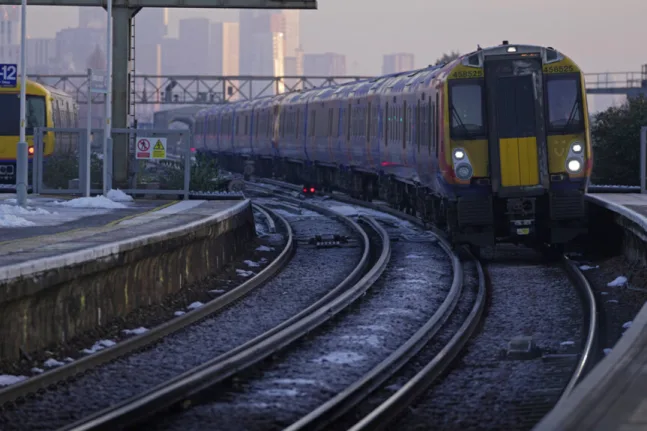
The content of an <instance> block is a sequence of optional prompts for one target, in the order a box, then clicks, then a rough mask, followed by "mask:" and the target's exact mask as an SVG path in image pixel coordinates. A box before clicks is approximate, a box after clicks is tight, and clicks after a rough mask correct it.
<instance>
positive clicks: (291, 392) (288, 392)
mask: <svg viewBox="0 0 647 431" xmlns="http://www.w3.org/2000/svg"><path fill="white" fill-rule="evenodd" d="M259 393H260V394H262V395H269V396H270V397H280V396H287V397H296V396H297V395H299V391H297V390H296V389H264V390H262V391H259Z"/></svg>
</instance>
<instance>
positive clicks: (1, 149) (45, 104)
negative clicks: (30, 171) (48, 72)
mask: <svg viewBox="0 0 647 431" xmlns="http://www.w3.org/2000/svg"><path fill="white" fill-rule="evenodd" d="M20 85H21V83H20V80H18V83H17V85H16V87H11V88H7V87H3V88H0V184H15V183H16V150H17V144H18V141H19V138H20ZM25 93H26V96H27V104H26V107H25V117H26V120H27V124H26V129H25V133H26V138H27V143H28V152H29V162H30V163H31V161H32V159H33V156H34V136H33V135H34V128H35V127H57V128H76V127H78V124H79V118H78V115H79V112H78V105H77V103H76V100H74V98H73V97H72V96H70V95H69V94H67V93H65V92H62V91H60V90H57V89H55V88H52V87H49V86H46V85H43V84H40V83H37V82H35V81H31V80H27V88H26V89H25ZM77 143H78V137H77V136H75V135H73V134H69V133H56V134H55V133H54V132H48V133H45V134H44V136H43V156H44V157H48V156H51V155H52V154H53V153H54V151H57V152H59V151H72V150H76V146H77Z"/></svg>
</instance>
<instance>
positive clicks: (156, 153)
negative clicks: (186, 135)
mask: <svg viewBox="0 0 647 431" xmlns="http://www.w3.org/2000/svg"><path fill="white" fill-rule="evenodd" d="M152 158H153V159H165V158H166V138H157V139H156V141H155V145H154V146H153V157H152Z"/></svg>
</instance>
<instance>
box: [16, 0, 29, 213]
mask: <svg viewBox="0 0 647 431" xmlns="http://www.w3.org/2000/svg"><path fill="white" fill-rule="evenodd" d="M26 40H27V0H22V18H21V24H20V141H19V142H18V147H17V148H16V198H17V200H18V205H21V206H25V205H27V184H28V182H27V172H28V171H29V163H28V160H29V153H28V151H27V139H26V137H25V126H26V124H25V110H26V105H27V94H26V90H27V67H26V64H25V63H26V61H25V57H26V55H25V52H26V50H27V44H26Z"/></svg>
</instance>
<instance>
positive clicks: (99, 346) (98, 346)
mask: <svg viewBox="0 0 647 431" xmlns="http://www.w3.org/2000/svg"><path fill="white" fill-rule="evenodd" d="M115 344H117V343H115V342H114V341H112V340H99V341H97V342H96V343H94V344H93V345H92V347H90V348H89V349H83V350H81V353H85V354H86V355H91V354H93V353H96V352H98V351H99V350H103V349H105V348H106V347H112V346H114V345H115ZM68 359H69V361H68ZM65 361H66V362H72V361H74V359H72V358H65Z"/></svg>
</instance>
